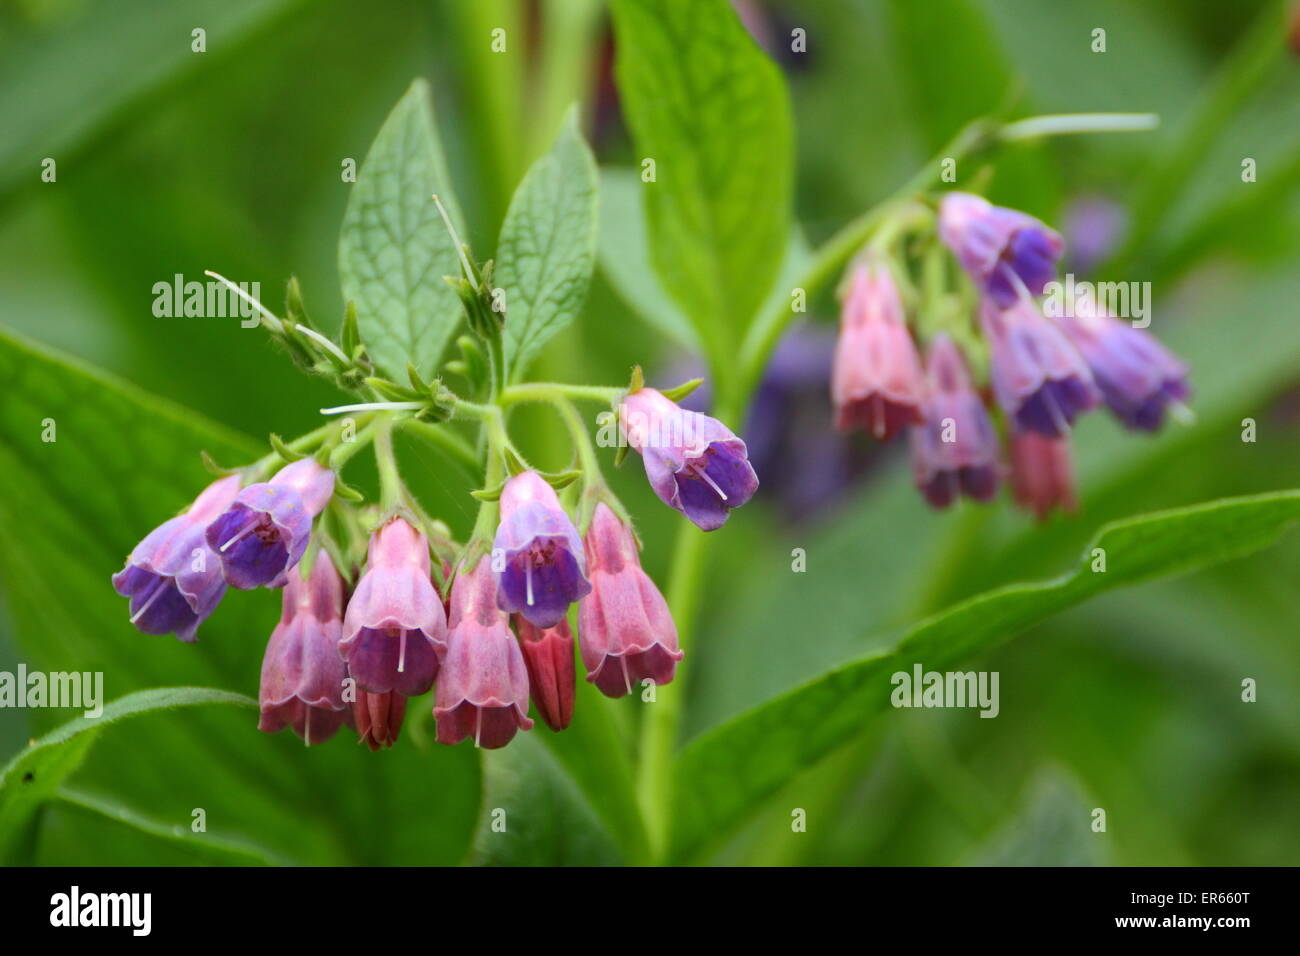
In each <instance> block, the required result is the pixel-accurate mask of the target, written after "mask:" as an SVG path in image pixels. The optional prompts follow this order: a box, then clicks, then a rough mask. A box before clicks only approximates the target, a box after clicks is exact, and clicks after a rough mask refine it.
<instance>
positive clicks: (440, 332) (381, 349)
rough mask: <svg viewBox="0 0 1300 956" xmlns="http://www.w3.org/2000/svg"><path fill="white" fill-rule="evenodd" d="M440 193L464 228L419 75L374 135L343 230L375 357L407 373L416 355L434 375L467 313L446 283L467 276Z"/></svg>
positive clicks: (353, 296) (364, 333)
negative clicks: (440, 212)
mask: <svg viewBox="0 0 1300 956" xmlns="http://www.w3.org/2000/svg"><path fill="white" fill-rule="evenodd" d="M435 194H436V195H437V196H438V197H439V199H441V200H442V204H443V206H445V207H446V209H447V214H448V215H449V216H450V217H451V220H452V222H453V223H455V224H456V227H457V229H458V230H459V229H460V228H461V226H460V211H459V207H458V206H457V204H456V197H455V195H454V194H453V192H452V189H451V179H450V177H449V176H448V174H447V164H446V161H445V160H444V159H443V154H442V144H441V142H440V141H439V139H438V130H437V127H436V126H434V122H433V100H432V97H431V96H430V93H429V85H428V84H427V83H425V82H424V81H423V80H416V81H415V82H414V83H412V84H411V88H410V89H409V90H407V92H406V95H405V96H403V97H402V98H401V99H400V100H398V102H397V105H396V106H394V107H393V111H392V112H391V113H389V114H388V119H386V120H385V121H384V125H383V128H382V129H380V131H379V135H378V136H376V137H375V141H374V144H373V145H372V146H371V147H370V152H369V153H368V154H367V155H366V160H365V163H364V164H363V165H362V167H361V171H360V173H359V174H358V175H357V181H356V184H355V185H354V186H353V187H352V196H351V198H350V199H349V201H348V209H347V213H346V214H345V215H344V217H343V230H342V232H341V233H340V234H339V274H340V277H341V278H342V282H343V297H344V298H345V299H348V300H350V301H352V302H355V303H356V306H357V318H358V321H359V323H360V327H361V337H362V338H363V339H364V340H365V343H366V346H367V347H368V348H369V349H370V354H371V355H373V356H374V358H375V360H376V362H378V364H379V365H380V367H382V368H383V369H385V370H386V371H388V372H389V373H390V374H392V375H400V376H402V377H403V378H404V377H405V376H404V374H403V373H404V372H405V369H406V363H407V362H412V363H414V365H415V367H416V368H417V369H419V370H420V372H421V373H423V374H424V375H426V376H431V375H432V374H433V372H434V370H435V368H436V366H437V362H438V359H439V357H441V355H442V350H443V348H444V346H446V344H447V340H448V339H449V338H451V335H452V333H453V332H454V331H455V330H456V327H457V325H459V323H460V319H461V306H460V301H459V300H458V299H457V298H456V293H455V292H454V291H452V289H451V288H450V287H449V286H448V285H447V283H445V282H444V281H443V277H444V276H455V275H460V265H459V258H458V254H457V250H456V246H455V243H454V242H452V239H451V237H450V236H449V235H448V234H447V229H446V226H444V225H443V222H442V219H441V217H440V216H439V215H438V210H437V207H436V206H435V205H434V204H433V199H432V198H431V197H432V196H433V195H435Z"/></svg>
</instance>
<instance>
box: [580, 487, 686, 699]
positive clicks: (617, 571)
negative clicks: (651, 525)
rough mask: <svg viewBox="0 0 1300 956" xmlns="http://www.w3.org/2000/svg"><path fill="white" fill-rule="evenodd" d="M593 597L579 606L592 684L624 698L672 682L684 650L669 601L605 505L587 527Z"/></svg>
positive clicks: (623, 527)
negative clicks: (640, 688) (648, 682)
mask: <svg viewBox="0 0 1300 956" xmlns="http://www.w3.org/2000/svg"><path fill="white" fill-rule="evenodd" d="M587 557H588V560H589V561H590V564H591V594H589V595H587V597H586V598H585V599H584V600H583V602H582V603H581V604H580V605H578V637H579V644H580V646H581V648H582V661H583V663H584V664H585V665H586V667H587V680H589V681H590V682H591V683H593V684H595V685H596V686H597V687H598V688H600V691H601V693H603V694H605V696H607V697H622V696H623V695H624V694H629V693H631V692H632V690H633V689H634V688H636V687H637V686H639V685H640V684H641V682H642V681H643V680H651V681H653V682H654V683H655V684H656V685H662V684H668V683H671V681H672V679H673V676H674V675H675V674H676V671H677V662H678V661H680V660H681V659H682V651H681V650H680V649H679V648H678V646H677V625H676V624H674V623H673V617H672V614H671V613H670V612H669V610H668V603H667V602H666V601H665V600H664V598H663V595H662V594H660V593H659V589H658V588H657V587H655V584H654V582H653V581H651V580H650V577H649V575H647V574H646V573H645V572H644V571H643V570H641V559H640V558H639V557H638V555H637V546H636V539H635V538H634V537H633V535H632V529H631V528H629V527H627V525H625V524H624V523H623V522H622V521H620V520H619V519H618V517H617V516H616V515H615V514H614V512H613V511H612V510H611V509H610V508H609V507H608V506H607V505H605V504H604V503H603V502H602V503H601V504H598V505H597V506H596V511H595V514H593V516H592V519H591V527H590V528H588V529H587Z"/></svg>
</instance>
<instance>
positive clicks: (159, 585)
mask: <svg viewBox="0 0 1300 956" xmlns="http://www.w3.org/2000/svg"><path fill="white" fill-rule="evenodd" d="M165 584H166V581H165V580H164V579H163V578H159V579H158V580H157V581H156V582H155V583H154V586H153V591H152V592H151V593H150V594H149V599H148V600H147V601H145V602H144V603H143V604H141V605H140V610H138V611H136V612H135V613H134V614H132V615H131V623H132V624H134V623H135V622H136V621H138V620H140V618H141V617H143V616H144V612H145V611H147V610H149V606H150V605H151V604H153V602H154V601H156V600H158V596H159V595H160V594H162V593H163V591H165V590H166V588H165V587H164V585H165Z"/></svg>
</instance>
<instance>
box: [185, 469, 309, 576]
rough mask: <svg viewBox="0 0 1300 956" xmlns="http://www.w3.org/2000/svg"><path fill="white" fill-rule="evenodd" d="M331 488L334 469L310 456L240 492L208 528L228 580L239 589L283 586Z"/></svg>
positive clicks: (299, 557)
mask: <svg viewBox="0 0 1300 956" xmlns="http://www.w3.org/2000/svg"><path fill="white" fill-rule="evenodd" d="M333 493H334V472H332V471H330V470H329V469H328V468H326V467H325V466H324V465H321V464H320V463H319V462H317V461H316V460H315V459H314V458H303V459H301V460H300V461H295V462H293V464H290V465H286V466H285V467H283V468H281V469H280V470H279V471H278V472H276V473H275V474H274V475H273V476H272V477H271V480H270V481H263V482H258V483H257V484H253V485H249V486H248V487H247V488H245V489H244V490H243V491H241V492H240V493H239V495H238V496H237V497H236V498H235V500H234V501H233V502H232V503H231V504H230V506H229V507H228V508H227V509H226V510H225V512H224V513H222V514H221V515H219V516H218V517H217V518H216V519H215V520H213V522H212V523H211V524H210V525H208V530H207V542H208V547H210V548H211V549H212V550H213V551H215V552H216V553H217V556H218V557H219V558H220V559H221V566H222V571H223V573H224V574H225V576H226V583H227V584H229V585H230V586H231V587H233V588H239V589H240V590H243V591H247V590H249V589H251V588H257V587H262V586H264V585H265V586H267V587H273V588H275V587H283V586H284V585H285V584H286V583H287V581H288V577H287V572H288V571H290V570H292V569H293V567H294V566H295V565H296V564H297V563H298V561H299V559H301V558H302V556H303V552H305V551H306V550H307V540H308V539H309V538H310V537H311V525H312V522H313V521H314V520H315V519H316V516H317V515H318V514H320V513H321V511H322V510H324V508H325V506H326V505H327V504H328V503H329V500H330V495H332V494H333Z"/></svg>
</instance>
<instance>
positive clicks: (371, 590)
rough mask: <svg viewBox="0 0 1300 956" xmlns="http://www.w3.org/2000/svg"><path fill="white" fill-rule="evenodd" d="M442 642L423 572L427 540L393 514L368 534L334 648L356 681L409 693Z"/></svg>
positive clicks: (420, 686)
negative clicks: (359, 572) (363, 560)
mask: <svg viewBox="0 0 1300 956" xmlns="http://www.w3.org/2000/svg"><path fill="white" fill-rule="evenodd" d="M446 648H447V615H446V611H445V610H444V609H443V606H442V599H441V598H440V597H439V596H438V589H437V588H435V587H434V586H433V581H431V580H430V578H429V540H428V538H426V537H425V535H424V533H423V532H422V531H417V530H416V529H415V528H413V527H412V526H411V525H410V524H409V523H408V522H407V521H406V519H404V518H401V517H397V518H393V519H392V520H390V521H389V522H388V523H387V524H385V525H384V526H383V527H381V528H379V529H378V530H377V531H376V532H375V533H374V534H373V535H371V537H370V547H369V551H368V557H367V560H366V571H365V574H363V575H362V576H361V580H360V581H358V582H357V589H356V591H355V592H354V593H353V595H352V600H351V601H349V602H348V610H347V615H346V616H345V617H344V619H343V641H342V643H341V644H340V645H339V653H340V654H341V655H342V657H343V660H345V661H347V664H348V670H349V672H350V673H351V674H352V676H353V677H354V678H355V679H356V682H357V685H358V686H359V687H361V688H363V689H365V690H367V691H369V692H370V693H372V694H386V693H388V692H389V691H397V692H398V693H400V694H404V695H406V696H407V697H414V696H417V695H419V694H423V693H425V692H427V691H428V690H429V688H430V687H432V686H433V680H434V677H436V676H437V673H438V659H439V657H440V656H441V654H442V653H443V652H445V651H446Z"/></svg>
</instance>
